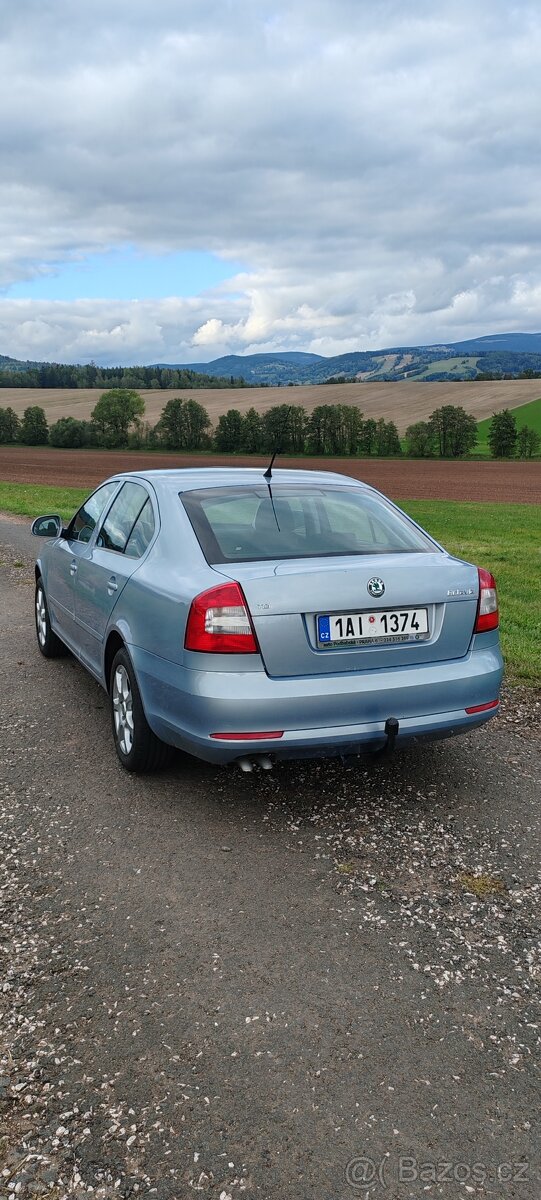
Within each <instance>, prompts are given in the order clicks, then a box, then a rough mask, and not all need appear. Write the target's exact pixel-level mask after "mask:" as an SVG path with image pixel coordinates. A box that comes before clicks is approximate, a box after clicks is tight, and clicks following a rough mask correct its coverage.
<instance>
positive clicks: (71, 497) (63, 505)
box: [0, 482, 92, 520]
mask: <svg viewBox="0 0 541 1200" xmlns="http://www.w3.org/2000/svg"><path fill="white" fill-rule="evenodd" d="M91 490H92V489H91V488H69V487H45V486H41V485H39V484H36V485H34V484H32V483H1V482H0V512H7V513H14V514H17V515H18V516H21V517H39V516H40V515H41V514H43V515H45V513H58V515H59V516H61V517H62V519H63V520H67V518H68V517H72V516H73V514H74V512H76V511H77V509H78V507H79V505H80V504H82V502H83V500H84V499H85V497H86V496H88V494H89V492H90V491H91Z"/></svg>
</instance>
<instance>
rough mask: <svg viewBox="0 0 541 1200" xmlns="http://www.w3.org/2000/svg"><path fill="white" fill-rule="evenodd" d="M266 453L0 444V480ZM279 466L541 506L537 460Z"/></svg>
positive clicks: (48, 480)
mask: <svg viewBox="0 0 541 1200" xmlns="http://www.w3.org/2000/svg"><path fill="white" fill-rule="evenodd" d="M267 463H268V459H267V458H258V457H255V456H253V455H252V456H247V457H244V458H243V457H240V456H239V457H234V458H232V457H228V456H227V455H222V456H221V455H218V454H215V455H204V454H196V455H189V454H141V453H131V452H126V451H118V452H117V451H113V450H109V451H94V450H49V449H47V448H43V449H42V448H41V447H37V448H33V447H26V446H16V447H0V480H3V481H4V482H13V483H35V484H51V485H55V486H57V487H88V488H89V489H90V488H92V487H94V486H95V485H96V484H97V483H99V482H100V481H101V480H102V479H105V478H106V477H107V476H108V475H113V474H115V472H116V471H144V470H147V471H148V470H155V469H156V468H160V467H204V466H213V467H218V466H239V467H240V466H245V467H258V466H261V468H262V469H264V468H265V467H266V466H267ZM277 465H279V466H280V467H301V468H304V469H305V470H307V469H308V470H321V471H339V472H340V473H341V474H345V475H351V476H352V477H353V478H354V479H364V480H365V481H366V482H367V483H370V484H372V485H373V486H374V487H377V488H380V489H381V491H383V492H385V493H386V494H387V495H389V496H391V497H392V498H393V499H395V500H479V501H482V500H484V501H493V502H498V501H500V502H502V503H514V504H521V503H522V504H539V503H541V462H446V461H444V462H440V461H438V460H425V461H423V460H418V459H417V460H415V459H404V460H400V459H370V458H297V459H294V458H287V457H285V456H284V457H283V458H280V460H279V464H277Z"/></svg>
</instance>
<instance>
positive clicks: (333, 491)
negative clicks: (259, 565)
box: [180, 483, 434, 564]
mask: <svg viewBox="0 0 541 1200" xmlns="http://www.w3.org/2000/svg"><path fill="white" fill-rule="evenodd" d="M180 499H181V500H182V503H183V505H184V508H185V509H186V512H187V514H188V516H189V518H190V521H191V523H192V526H193V528H194V531H195V534H196V536H197V538H198V541H199V544H200V546H201V549H202V551H203V554H204V555H205V558H206V560H207V562H208V563H211V564H212V563H232V562H264V561H266V560H269V559H287V558H330V557H333V556H336V555H340V554H371V555H372V554H390V553H391V554H408V553H410V554H411V553H412V552H415V553H419V551H423V550H425V551H428V550H431V551H433V550H434V543H433V542H431V541H430V540H429V539H428V538H427V537H425V536H424V535H423V534H422V533H420V531H419V530H417V529H416V528H415V527H414V526H413V525H410V523H409V522H408V521H406V520H405V518H404V517H401V516H400V514H399V513H397V512H395V510H394V509H393V508H392V507H391V505H390V504H387V503H386V502H385V500H383V499H380V498H379V497H378V496H375V495H373V494H371V493H370V492H364V491H362V490H361V489H360V488H347V487H346V488H338V487H332V486H330V487H311V486H310V485H300V486H297V487H296V486H294V485H290V484H288V485H286V484H279V483H277V484H276V485H275V484H271V486H270V487H269V486H268V485H267V484H262V485H259V484H258V485H256V486H254V487H223V488H206V489H204V490H203V489H202V490H197V491H193V492H181V494H180Z"/></svg>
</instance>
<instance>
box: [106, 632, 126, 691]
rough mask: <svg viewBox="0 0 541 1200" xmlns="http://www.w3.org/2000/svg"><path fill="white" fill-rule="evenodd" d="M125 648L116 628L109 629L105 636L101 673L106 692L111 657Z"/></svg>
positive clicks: (109, 684)
mask: <svg viewBox="0 0 541 1200" xmlns="http://www.w3.org/2000/svg"><path fill="white" fill-rule="evenodd" d="M125 648H126V644H125V642H124V639H123V638H122V637H121V636H120V634H119V632H118V630H117V629H113V630H112V631H111V633H110V634H109V637H108V638H107V643H106V646H105V655H104V660H103V673H104V676H105V686H106V688H107V691H108V692H110V691H111V668H112V666H113V659H114V657H115V654H117V653H118V651H119V650H124V649H125Z"/></svg>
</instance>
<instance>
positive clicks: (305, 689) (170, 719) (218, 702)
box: [129, 633, 503, 763]
mask: <svg viewBox="0 0 541 1200" xmlns="http://www.w3.org/2000/svg"><path fill="white" fill-rule="evenodd" d="M129 650H130V654H131V656H132V660H133V664H134V667H135V671H136V674H137V679H138V682H139V687H140V690H141V696H142V700H143V706H144V709H145V713H146V717H147V720H148V722H149V724H150V726H151V728H152V729H153V730H154V733H156V734H157V736H158V737H160V738H162V739H163V741H165V742H168V743H170V744H171V745H174V746H177V747H178V748H179V749H180V750H184V751H186V752H187V753H189V754H193V755H195V756H196V757H197V758H202V759H205V760H206V761H207V762H214V763H226V762H231V761H234V760H235V759H236V758H239V757H241V756H243V755H254V754H261V753H268V754H272V756H273V758H275V759H287V758H303V757H309V758H316V757H321V756H323V757H325V756H331V755H336V754H352V753H359V752H362V750H363V749H370V748H375V747H377V746H381V745H383V743H384V741H385V734H384V726H385V721H386V720H387V718H388V717H396V718H397V719H398V721H399V722H400V731H399V735H398V738H397V744H398V743H401V744H404V743H406V742H408V741H414V740H417V739H425V738H444V737H452V736H453V735H455V734H458V733H464V732H467V731H468V730H470V729H474V728H476V726H478V725H482V724H484V723H485V722H486V721H488V720H490V718H491V717H492V716H494V715H495V714H496V712H497V711H498V709H497V708H493V709H489V710H488V711H485V712H478V713H474V714H472V715H468V714H467V713H466V711H465V710H466V708H470V707H473V706H476V705H482V704H487V703H489V702H490V701H492V700H495V699H496V698H497V697H498V695H499V689H500V684H501V680H502V675H503V662H502V657H501V653H500V648H499V642H498V637H497V633H496V634H494V633H488V634H482V635H478V636H477V637H476V638H474V641H473V644H472V648H471V650H470V651H469V653H468V654H467V655H466V656H465V657H464V658H461V659H456V660H453V661H450V662H442V663H427V664H425V665H423V666H420V665H416V666H411V667H395V668H393V669H392V670H387V671H366V672H363V673H359V674H352V673H348V674H344V675H332V676H329V675H325V676H321V675H318V676H311V677H310V678H306V677H303V678H290V679H271V678H269V676H268V675H267V674H266V673H265V671H264V670H263V669H262V670H261V671H254V670H251V671H246V672H242V671H238V672H236V671H235V672H232V671H199V670H197V671H192V670H188V669H186V668H185V667H181V666H179V665H178V664H176V663H172V662H169V661H167V660H166V659H162V658H157V657H156V656H154V655H151V654H148V653H147V651H144V650H141V649H140V648H138V647H135V646H130V647H129ZM238 730H242V731H252V732H257V731H259V730H283V736H282V737H281V738H273V739H271V740H259V739H258V740H257V741H252V740H250V741H246V740H243V739H239V740H238V741H223V742H221V741H219V740H216V739H215V738H213V737H211V734H213V733H223V732H234V731H238Z"/></svg>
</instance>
